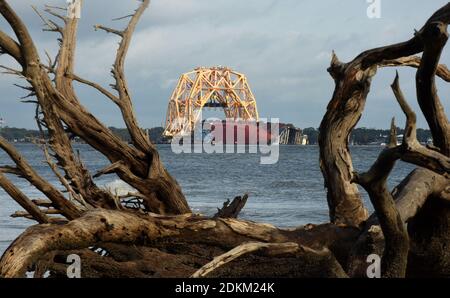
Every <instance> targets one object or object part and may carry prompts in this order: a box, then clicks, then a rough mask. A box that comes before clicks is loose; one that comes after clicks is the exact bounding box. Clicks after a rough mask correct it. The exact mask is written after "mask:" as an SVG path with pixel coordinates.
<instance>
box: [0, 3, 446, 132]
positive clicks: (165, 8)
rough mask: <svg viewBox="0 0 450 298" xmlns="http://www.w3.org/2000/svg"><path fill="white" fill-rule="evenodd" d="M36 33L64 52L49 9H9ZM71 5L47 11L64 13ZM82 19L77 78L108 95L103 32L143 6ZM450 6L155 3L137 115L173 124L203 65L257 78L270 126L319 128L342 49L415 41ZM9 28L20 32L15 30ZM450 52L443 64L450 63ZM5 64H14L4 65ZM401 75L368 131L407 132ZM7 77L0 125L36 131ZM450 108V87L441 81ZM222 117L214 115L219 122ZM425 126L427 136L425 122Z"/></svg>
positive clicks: (133, 60) (138, 53)
mask: <svg viewBox="0 0 450 298" xmlns="http://www.w3.org/2000/svg"><path fill="white" fill-rule="evenodd" d="M9 2H10V3H11V5H12V6H13V7H14V8H16V10H17V13H18V14H19V15H20V16H21V17H22V18H23V20H24V21H25V22H26V23H27V25H29V28H30V31H31V34H32V36H33V37H34V39H35V42H36V43H37V45H38V47H39V50H40V51H41V54H42V58H43V59H44V58H45V56H44V50H47V51H49V52H50V53H52V54H55V53H56V49H57V44H56V39H55V37H56V35H55V34H54V33H48V32H47V33H46V32H42V31H41V28H42V26H41V25H42V22H41V21H40V20H39V18H38V17H37V16H36V15H35V14H34V12H33V11H32V9H31V5H32V4H33V5H37V6H38V7H42V3H43V2H44V1H38V0H14V1H9ZM65 2H66V1H65V0H51V1H47V2H46V3H49V4H57V5H64V4H65ZM84 2H85V4H84V7H83V11H82V16H81V25H80V32H79V43H78V48H77V56H76V62H77V65H76V72H77V73H78V74H79V75H81V76H84V77H86V78H88V79H90V80H94V81H96V82H99V83H101V84H103V85H105V86H107V85H108V84H109V83H110V82H111V76H110V74H109V70H110V66H111V64H112V62H113V59H114V55H115V49H116V47H117V41H118V38H116V36H113V35H112V34H106V33H104V32H100V31H98V32H96V31H94V30H93V25H94V24H97V23H100V24H105V25H108V26H113V27H116V28H122V27H123V26H124V24H125V23H124V22H123V21H115V22H112V21H111V19H113V18H115V17H120V16H124V15H127V14H129V13H130V12H132V10H133V9H135V8H136V6H137V5H138V1H135V0H127V1H125V0H108V1H107V0H85V1H84ZM446 2H447V1H446V0H433V1H423V0H412V1H411V0H408V1H407V0H381V18H379V19H370V18H368V17H367V13H366V11H367V7H368V6H369V4H368V3H367V2H366V0H345V1H342V0H322V1H318V0H153V1H152V3H151V5H150V7H149V9H148V10H147V11H146V12H145V14H144V15H143V17H142V20H141V22H140V23H139V25H138V28H137V30H136V33H135V36H134V39H133V41H132V45H131V49H130V51H129V54H128V58H127V62H126V72H127V77H128V81H129V85H130V87H131V90H132V92H133V99H134V105H135V109H136V111H137V116H138V118H139V122H140V124H141V126H143V127H153V126H159V125H161V124H162V123H163V122H164V119H165V114H166V109H167V103H168V100H169V97H170V94H171V92H172V91H173V89H174V88H175V84H176V81H177V80H178V78H179V76H180V74H182V73H184V72H188V71H190V70H192V69H193V68H195V67H198V66H215V65H226V66H229V67H231V68H233V69H235V70H237V71H239V72H241V73H244V74H246V75H247V77H248V80H249V83H250V86H251V88H252V90H253V93H254V94H255V96H256V99H257V103H258V110H259V114H260V116H261V117H278V118H280V120H281V121H282V122H286V123H294V124H295V125H297V126H299V127H302V128H304V127H310V126H314V127H318V126H319V123H320V120H321V119H322V116H323V114H324V113H325V109H326V105H327V103H328V101H329V100H330V98H331V96H332V92H333V88H334V82H333V80H332V79H331V77H330V76H329V74H328V73H327V72H326V68H327V67H328V65H329V62H330V54H331V51H332V50H333V49H334V50H335V51H336V53H337V54H338V56H339V58H340V59H341V60H342V61H349V60H351V59H353V58H354V57H355V56H356V55H358V54H359V53H360V52H361V51H363V50H366V49H370V48H372V47H377V46H382V45H387V44H390V43H396V42H400V41H404V40H407V39H409V38H410V37H411V36H412V34H413V32H414V29H420V27H421V26H422V25H423V24H424V22H425V21H426V19H427V18H428V17H429V16H430V15H431V14H432V13H433V12H434V11H435V10H437V9H438V8H440V7H441V6H443V5H444V4H445V3H446ZM0 28H1V30H3V31H6V32H8V33H10V32H11V31H10V29H9V28H8V26H7V24H5V22H4V21H3V20H2V21H0ZM449 61H450V55H449V53H448V51H447V52H446V53H444V55H443V57H442V59H441V62H442V63H445V64H449ZM0 63H1V64H7V65H10V63H11V62H10V60H9V59H7V58H6V57H0ZM394 75H395V70H394V69H382V70H380V71H379V72H378V74H377V76H376V78H375V79H374V82H373V85H372V92H371V93H370V95H369V97H368V103H367V105H366V110H365V113H364V116H363V118H362V119H361V121H360V123H359V125H358V126H360V127H361V126H365V127H377V128H387V127H388V126H389V123H390V119H391V117H392V116H396V117H397V118H398V125H399V126H403V124H404V123H403V121H404V117H403V115H402V113H401V111H400V109H399V107H398V105H397V104H396V102H395V100H394V97H393V95H392V92H391V90H390V87H389V85H390V83H391V82H392V80H393V78H394ZM414 75H415V72H414V71H413V70H410V69H400V80H401V85H402V88H403V89H404V92H405V93H406V95H407V98H408V100H409V101H410V103H412V105H413V107H414V108H415V109H416V110H417V104H416V97H415V89H414ZM14 82H16V81H15V80H14V79H13V78H11V77H10V76H7V75H0V101H1V104H0V117H3V118H4V119H6V121H7V125H8V126H16V127H26V128H32V127H34V126H35V125H34V121H33V116H34V110H33V107H32V105H30V104H23V103H19V101H18V98H19V97H20V96H23V95H24V93H23V92H22V91H21V90H19V89H18V88H16V87H14V86H12V83H14ZM439 88H440V95H441V99H442V101H443V103H444V105H445V108H446V109H447V110H448V109H449V106H450V105H449V97H450V92H449V91H450V87H449V86H447V85H445V84H443V83H442V82H439ZM77 89H78V90H79V95H80V100H81V101H82V103H83V104H85V105H86V106H87V107H88V108H89V109H90V110H91V111H92V113H93V114H94V115H96V116H97V117H98V118H99V119H100V120H101V121H103V122H104V123H105V124H107V125H112V126H116V127H124V124H123V122H122V119H121V117H120V114H119V112H118V110H117V108H116V107H115V106H114V105H113V104H111V103H110V102H108V100H107V99H106V98H104V97H102V96H101V95H99V94H98V93H97V92H95V91H93V90H90V89H88V88H85V87H77ZM212 114H214V115H217V113H211V115H212ZM418 121H419V123H418V125H419V126H420V127H426V123H425V121H424V119H423V117H421V116H420V117H419V120H418Z"/></svg>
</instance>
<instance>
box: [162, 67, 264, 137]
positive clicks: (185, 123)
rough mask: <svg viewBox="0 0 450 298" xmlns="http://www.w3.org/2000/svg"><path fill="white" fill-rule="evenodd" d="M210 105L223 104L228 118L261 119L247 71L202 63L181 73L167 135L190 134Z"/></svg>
mask: <svg viewBox="0 0 450 298" xmlns="http://www.w3.org/2000/svg"><path fill="white" fill-rule="evenodd" d="M207 107H210V108H223V110H224V112H225V117H226V118H227V119H234V120H253V121H258V120H259V115H258V110H257V107H256V100H255V96H254V95H253V93H252V91H251V90H250V86H249V84H248V82H247V78H246V77H245V75H243V74H241V73H238V72H236V71H233V70H231V69H230V68H227V67H211V68H205V67H199V68H196V69H195V70H194V71H191V72H188V73H185V74H183V75H181V77H180V79H179V81H178V84H177V86H176V88H175V90H174V91H173V93H172V96H171V98H170V101H169V107H168V109H167V118H166V127H165V130H164V135H165V136H169V137H173V136H175V135H177V134H182V135H185V134H190V133H191V132H192V131H193V130H194V128H195V125H196V124H197V123H198V122H199V121H201V119H200V117H201V111H202V109H203V108H207Z"/></svg>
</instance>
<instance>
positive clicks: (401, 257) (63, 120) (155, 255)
mask: <svg viewBox="0 0 450 298" xmlns="http://www.w3.org/2000/svg"><path fill="white" fill-rule="evenodd" d="M78 1H81V0H78ZM149 2H150V1H149V0H143V1H140V2H139V6H138V8H137V9H136V11H135V12H134V13H133V14H131V15H128V16H127V18H128V24H127V26H126V27H125V29H123V30H118V29H113V28H108V27H105V26H102V25H95V26H94V28H95V29H96V30H101V31H105V32H106V33H108V34H114V35H117V37H118V39H119V46H118V49H117V54H116V59H115V61H114V64H113V67H112V69H111V73H112V75H113V80H114V82H113V84H112V85H111V87H112V88H111V89H109V88H106V87H103V86H101V85H100V84H98V83H96V82H94V81H91V80H89V79H87V78H82V77H80V76H79V75H77V74H76V73H74V63H75V61H74V57H75V50H76V42H77V28H78V19H77V17H76V15H73V14H67V15H62V14H60V12H61V10H60V8H55V7H50V6H46V8H45V13H46V14H44V13H41V12H40V11H39V10H38V9H37V8H34V9H35V11H36V13H37V15H38V17H40V18H41V19H42V21H43V23H44V26H45V28H44V30H46V31H51V32H55V33H56V34H58V35H59V37H58V38H59V42H60V43H59V44H60V48H59V52H58V54H57V56H56V57H55V58H51V57H50V56H48V57H47V58H48V62H47V63H44V62H42V60H41V57H39V54H38V50H37V49H36V46H35V43H34V41H33V39H32V37H31V35H30V34H29V32H28V29H27V27H26V26H25V24H24V22H23V21H22V20H21V18H20V17H19V16H18V15H17V14H16V12H15V11H14V10H13V9H12V8H11V7H10V5H9V4H8V3H7V1H5V0H0V14H1V15H2V17H3V19H4V20H5V22H6V23H7V24H8V25H9V26H10V28H11V29H12V31H11V32H13V34H11V35H9V34H7V33H5V32H8V31H9V30H5V31H0V52H1V54H4V55H7V56H9V57H11V58H12V60H14V61H15V64H16V65H17V68H13V67H6V66H2V68H3V69H4V72H5V73H7V74H12V75H15V76H19V77H20V78H22V79H23V80H24V81H25V83H26V85H24V86H19V87H20V88H22V89H24V90H26V91H27V92H29V94H28V95H27V97H30V98H31V99H30V100H28V99H26V100H25V101H26V102H31V103H33V104H35V105H36V115H35V117H36V121H37V125H38V127H39V129H40V130H41V133H42V138H41V139H40V140H38V143H39V144H40V146H41V148H42V150H43V151H44V153H45V156H46V162H47V164H48V166H49V168H50V169H51V170H52V171H53V172H54V173H55V175H56V177H58V179H59V182H60V183H61V186H62V187H63V188H64V191H62V190H60V188H59V187H58V186H55V185H52V184H51V183H49V182H48V181H46V180H45V179H44V178H43V177H41V176H40V175H39V173H38V172H37V171H36V170H35V169H33V167H32V166H31V165H30V164H29V163H28V162H27V160H26V159H25V158H23V156H21V154H20V152H18V151H17V149H16V148H15V147H14V146H13V145H11V144H9V143H8V142H7V141H6V140H5V139H3V138H1V137H0V148H1V149H2V150H3V151H4V152H5V153H6V154H8V155H9V157H10V158H11V161H12V162H13V165H0V187H2V188H3V189H4V190H5V191H6V192H7V194H8V195H9V196H10V197H11V198H12V199H13V200H15V201H16V202H17V203H19V205H20V206H21V207H22V208H23V210H22V211H18V212H16V213H14V215H13V216H14V217H24V218H28V219H31V220H34V221H36V222H37V225H34V226H31V227H29V228H28V229H27V230H26V231H25V232H24V233H23V234H22V235H20V236H19V237H18V238H17V239H16V240H15V241H14V242H13V243H12V244H11V245H10V246H9V248H8V249H7V250H6V251H5V253H4V254H3V256H2V257H1V259H0V276H1V277H21V276H25V275H26V274H27V273H30V272H33V274H34V276H35V277H42V276H44V275H45V273H48V274H49V275H50V276H52V277H66V276H67V275H66V269H67V263H66V262H67V261H66V260H67V256H68V255H70V254H74V253H75V254H78V255H79V256H80V257H81V259H82V274H83V276H84V277H175V276H176V277H219V276H220V277H226V276H228V277H245V276H253V277H364V276H366V269H367V266H368V263H367V261H366V260H367V256H368V255H370V254H373V253H377V254H379V255H380V256H382V262H381V273H382V276H383V277H405V276H450V265H449V264H450V251H449V250H448V247H449V246H450V230H449V227H450V183H449V165H450V134H449V124H448V119H447V116H446V115H445V112H444V109H443V107H442V104H441V102H440V99H439V97H438V94H437V90H436V85H435V78H436V76H437V77H440V78H441V79H443V80H444V81H447V82H449V81H450V72H449V71H448V69H447V68H446V67H445V66H444V65H440V64H439V58H440V55H441V53H442V50H443V48H444V46H445V44H446V41H447V39H448V33H447V25H448V23H449V22H450V4H448V5H445V6H444V7H442V8H441V9H439V10H438V11H436V12H435V13H434V14H433V15H432V16H431V17H430V18H429V19H428V21H427V22H426V23H425V25H424V26H423V27H422V28H421V29H420V30H419V31H416V32H415V34H414V36H413V37H412V38H411V39H410V40H408V41H405V42H401V43H398V44H394V45H389V46H385V47H381V48H376V49H371V50H368V51H365V52H363V53H361V54H359V55H358V56H357V57H356V58H355V59H353V60H352V61H350V62H348V63H343V62H341V61H339V59H338V58H337V55H336V54H335V53H333V55H332V61H331V65H330V67H329V69H328V71H329V73H330V75H331V76H332V78H333V79H334V81H335V83H336V86H335V90H334V93H333V97H332V99H331V101H330V103H329V105H328V107H327V111H326V113H325V116H324V118H323V120H322V123H321V125H320V136H319V144H320V166H321V170H322V173H323V176H324V181H325V186H326V188H327V201H328V206H329V211H330V223H325V224H319V225H313V224H309V225H306V226H302V227H298V228H295V229H279V228H276V227H274V226H272V225H268V224H261V223H254V222H251V221H245V220H240V219H237V217H238V214H239V212H240V211H241V210H242V208H243V207H244V205H245V202H246V200H247V196H246V195H245V196H243V197H237V198H236V199H235V200H234V201H233V202H231V203H229V202H226V203H225V204H224V206H223V208H222V209H219V210H218V213H217V214H216V215H215V216H213V217H211V218H208V217H205V216H202V215H196V214H192V213H191V210H190V208H189V206H188V203H187V201H186V199H185V197H184V195H183V192H182V190H181V187H180V186H179V185H178V183H177V181H176V180H175V178H173V177H172V176H171V175H170V174H169V173H168V172H167V170H166V169H165V167H164V165H163V164H162V162H161V160H160V158H159V154H158V151H157V149H156V147H155V146H154V144H152V142H151V140H150V139H149V137H148V136H147V135H146V134H145V132H144V130H142V129H141V128H140V126H139V124H138V122H137V120H136V117H135V114H134V110H133V105H132V98H131V90H129V87H128V84H127V80H126V76H125V72H124V66H125V58H126V54H127V51H128V48H129V47H130V44H131V39H132V36H133V32H134V30H135V28H136V26H137V25H138V22H139V19H140V18H141V16H142V15H143V13H144V11H145V10H146V8H147V7H148V5H149ZM47 15H49V18H47V17H46V16H47ZM418 54H422V56H421V57H420V58H419V57H418V56H416V55H418ZM399 66H403V67H404V66H408V67H414V68H417V75H416V88H417V100H418V102H419V106H420V109H421V112H422V113H423V115H424V116H425V118H426V120H427V123H428V125H429V127H430V129H431V132H432V135H433V146H427V147H426V146H423V145H421V144H420V143H419V142H418V141H417V138H416V115H415V113H414V111H413V110H412V109H411V108H410V106H409V104H408V102H407V99H406V98H405V97H404V96H403V94H402V92H401V89H400V84H399V77H398V75H397V76H396V77H395V80H394V83H393V84H392V90H393V92H394V96H395V98H396V100H397V102H398V103H399V105H400V107H401V109H402V111H403V112H404V114H405V115H406V119H407V120H406V125H405V131H406V132H405V137H404V140H403V142H402V144H400V145H397V142H396V139H395V137H394V136H395V129H394V128H395V123H393V125H392V127H393V129H392V134H391V138H390V142H389V145H388V146H387V147H386V148H385V149H384V150H383V151H382V152H381V153H380V155H379V157H378V159H377V160H376V161H375V163H374V164H373V165H372V167H371V168H370V169H368V170H367V171H366V172H364V173H356V172H355V171H354V169H353V165H352V158H351V154H350V151H349V148H348V140H349V135H350V133H351V131H352V129H353V128H354V127H355V126H356V125H357V123H358V121H359V119H360V117H361V115H362V113H363V111H364V105H365V101H366V98H367V95H368V93H369V91H370V85H371V80H372V78H373V76H375V75H376V71H377V69H378V67H399ZM74 84H84V85H86V86H89V87H92V88H94V89H95V90H97V91H98V92H100V93H101V94H103V95H104V96H105V97H106V98H108V99H109V100H110V101H111V102H112V103H114V104H115V105H116V106H117V107H118V109H119V111H120V113H121V115H122V117H123V120H124V122H125V124H126V127H127V129H128V131H129V133H130V136H131V140H132V144H127V143H126V142H123V141H122V140H120V139H119V138H118V137H116V136H115V135H114V134H113V133H112V132H111V131H110V130H109V129H108V128H107V127H106V126H105V125H104V124H102V123H101V122H100V121H99V120H97V118H95V116H94V115H92V114H91V113H90V112H89V111H88V110H87V109H86V108H85V107H84V106H83V105H82V104H81V103H80V101H79V99H78V96H77V93H76V90H75V88H74ZM74 135H75V136H78V137H80V138H81V139H82V140H84V141H85V142H86V143H88V144H89V145H90V146H92V147H93V148H94V149H95V150H97V151H98V152H100V153H101V154H103V155H104V156H105V157H106V158H107V159H108V160H109V161H110V165H109V166H107V167H106V168H104V169H102V170H100V171H99V172H97V173H90V172H89V170H88V169H87V168H86V167H85V166H84V164H83V162H82V160H81V159H80V157H79V156H78V154H77V153H76V152H75V151H74V149H73V147H72V144H71V136H74ZM397 160H402V161H405V162H408V163H411V164H414V165H416V166H417V169H415V170H414V171H413V172H412V173H410V174H409V175H408V176H407V177H405V179H404V180H403V181H402V182H401V183H400V184H399V185H398V186H397V187H395V188H394V189H393V190H392V191H391V190H389V189H388V187H387V184H386V181H387V179H388V177H389V174H390V172H391V170H392V168H393V167H394V165H395V163H396V161H397ZM108 174H116V175H118V176H119V177H120V179H122V180H123V181H125V182H126V183H128V184H129V185H131V186H132V187H133V188H135V189H136V192H134V193H130V194H128V195H125V196H117V195H116V194H113V193H110V192H109V191H107V190H105V189H103V188H101V187H99V186H97V185H96V183H95V179H96V178H97V177H99V176H101V175H108ZM7 175H16V176H18V177H20V178H22V179H25V180H27V181H28V182H29V183H31V184H32V185H33V186H34V187H36V188H37V189H38V190H39V191H41V192H42V194H43V196H45V198H44V199H42V198H39V199H36V198H34V199H31V198H29V197H27V196H26V195H25V194H24V193H23V192H22V191H21V190H20V189H19V188H18V187H17V186H16V185H14V184H13V183H12V182H11V181H10V180H9V179H8V176H7ZM358 184H359V185H361V186H362V187H363V188H364V190H365V191H367V193H368V194H369V196H370V200H371V203H372V204H373V206H374V209H375V212H374V214H372V215H371V216H369V214H368V212H367V209H366V208H365V207H364V205H363V203H362V200H361V196H360V193H359V191H358V187H357V185H358ZM275 199H276V198H274V200H275Z"/></svg>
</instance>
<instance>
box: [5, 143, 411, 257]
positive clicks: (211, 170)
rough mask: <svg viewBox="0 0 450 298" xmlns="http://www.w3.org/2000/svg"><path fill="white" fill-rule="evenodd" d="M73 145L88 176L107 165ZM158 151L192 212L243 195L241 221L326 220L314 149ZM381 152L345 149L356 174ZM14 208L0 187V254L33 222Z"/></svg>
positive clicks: (24, 186)
mask: <svg viewBox="0 0 450 298" xmlns="http://www.w3.org/2000/svg"><path fill="white" fill-rule="evenodd" d="M16 147H17V148H18V150H19V151H20V152H21V153H22V154H23V156H24V157H25V158H26V159H27V160H28V161H29V163H30V164H31V165H33V166H34V168H35V169H36V170H37V171H38V172H39V173H40V175H42V176H43V177H44V178H46V179H48V180H50V181H53V182H55V183H56V182H57V179H56V177H55V176H54V175H53V173H52V172H51V171H50V170H49V169H48V167H47V166H46V164H45V162H44V158H43V155H42V152H41V151H40V150H39V148H38V147H36V146H35V145H33V144H16ZM74 147H75V148H76V149H77V150H79V152H80V154H81V157H82V159H83V161H84V163H85V164H86V165H87V167H88V168H89V169H90V170H91V171H92V173H95V171H96V170H99V169H101V168H103V167H104V166H105V165H107V164H108V162H107V160H106V159H105V158H104V157H103V156H102V155H101V154H100V153H98V152H96V151H95V150H93V149H92V148H91V147H89V146H88V145H85V144H76V145H74ZM158 149H159V152H160V155H161V158H162V160H163V162H164V164H165V165H166V167H167V168H168V170H169V171H170V173H171V174H172V175H173V176H175V178H176V179H177V180H178V182H179V183H180V184H181V186H182V188H183V191H184V193H185V195H186V197H187V200H188V202H189V205H190V206H191V208H192V209H193V211H194V212H196V213H202V214H205V215H213V214H214V213H215V212H216V211H217V207H221V206H222V203H223V202H224V201H225V200H226V199H232V198H234V197H235V196H238V195H243V194H244V193H248V194H249V200H248V202H247V204H246V206H245V208H244V209H243V211H242V212H241V214H240V217H241V218H244V219H248V220H253V221H259V222H267V223H271V224H274V225H276V226H280V227H294V226H299V225H303V224H306V223H321V222H326V221H328V208H327V203H326V193H325V190H324V187H323V178H322V174H321V172H320V169H319V162H318V160H319V148H318V147H317V146H290V145H281V146H280V148H279V150H280V152H279V161H278V162H277V163H275V164H271V165H264V164H260V157H261V156H260V155H259V154H249V153H246V154H237V153H234V154H230V153H223V154H206V153H202V154H198V153H197V154H194V153H191V154H186V153H182V154H175V153H173V152H172V150H171V147H170V145H159V146H158ZM381 149H382V148H381V147H378V146H353V147H351V149H350V150H351V152H352V156H353V162H354V166H355V168H356V170H358V171H364V170H367V169H368V168H369V167H370V165H371V164H372V163H373V162H374V160H375V159H376V158H377V156H378V154H379V152H380V150H381ZM6 164H12V163H11V162H10V160H9V158H8V157H7V155H6V154H5V153H4V152H0V165H6ZM412 169H413V166H411V165H409V164H405V163H403V162H398V163H397V165H396V167H395V169H394V171H393V173H392V174H391V176H390V180H389V183H390V185H391V186H394V185H396V184H397V183H399V182H400V181H401V180H402V179H403V178H404V177H405V176H406V175H407V174H408V173H409V172H410V171H411V170H412ZM8 177H10V179H11V180H12V181H13V182H14V183H15V184H16V185H18V186H19V187H20V189H21V190H22V191H23V192H24V193H25V194H27V195H28V196H29V197H30V198H43V196H42V194H41V193H40V192H39V191H38V190H36V189H34V188H33V187H32V186H31V185H30V184H29V183H28V182H27V181H25V180H23V179H19V178H17V177H15V176H10V175H8ZM96 182H97V183H98V185H101V186H103V187H109V188H112V189H119V190H120V189H122V188H126V187H127V185H124V183H122V182H121V181H120V180H118V178H117V177H116V176H115V175H109V176H103V177H100V178H99V179H96ZM362 193H363V198H364V200H365V203H366V206H367V207H368V209H369V210H372V207H371V205H370V203H369V201H368V197H367V195H366V194H365V193H364V191H362ZM16 210H21V208H20V206H19V205H17V203H15V202H14V201H13V200H12V199H11V198H10V197H9V196H8V195H7V194H6V193H5V192H4V191H3V190H2V189H0V254H1V253H2V252H3V251H4V250H5V249H6V248H7V246H8V245H9V244H10V243H11V241H12V240H14V238H15V237H17V236H18V235H19V234H20V233H21V232H23V230H24V229H26V228H27V227H28V226H30V225H32V224H34V223H35V222H34V221H30V220H27V219H22V218H11V217H10V215H11V214H12V213H14V212H15V211H16Z"/></svg>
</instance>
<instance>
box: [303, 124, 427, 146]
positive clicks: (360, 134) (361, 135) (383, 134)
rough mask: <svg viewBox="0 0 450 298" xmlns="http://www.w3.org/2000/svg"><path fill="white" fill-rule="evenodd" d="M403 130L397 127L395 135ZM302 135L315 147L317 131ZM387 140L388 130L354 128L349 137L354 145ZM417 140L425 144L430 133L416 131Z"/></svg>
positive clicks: (423, 130) (305, 130)
mask: <svg viewBox="0 0 450 298" xmlns="http://www.w3.org/2000/svg"><path fill="white" fill-rule="evenodd" d="M403 133H404V129H403V128H400V127H397V135H402V134H403ZM303 134H305V135H307V136H308V139H309V143H310V144H311V145H317V143H318V141H317V139H318V136H319V130H318V129H317V128H314V127H308V128H305V129H303ZM388 138H389V129H375V128H366V127H360V128H355V129H354V130H353V131H352V134H351V135H350V143H351V144H355V145H368V144H381V143H387V141H388ZM417 139H418V140H419V142H423V143H426V142H427V141H428V140H429V139H431V132H430V130H428V129H422V128H418V129H417Z"/></svg>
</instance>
